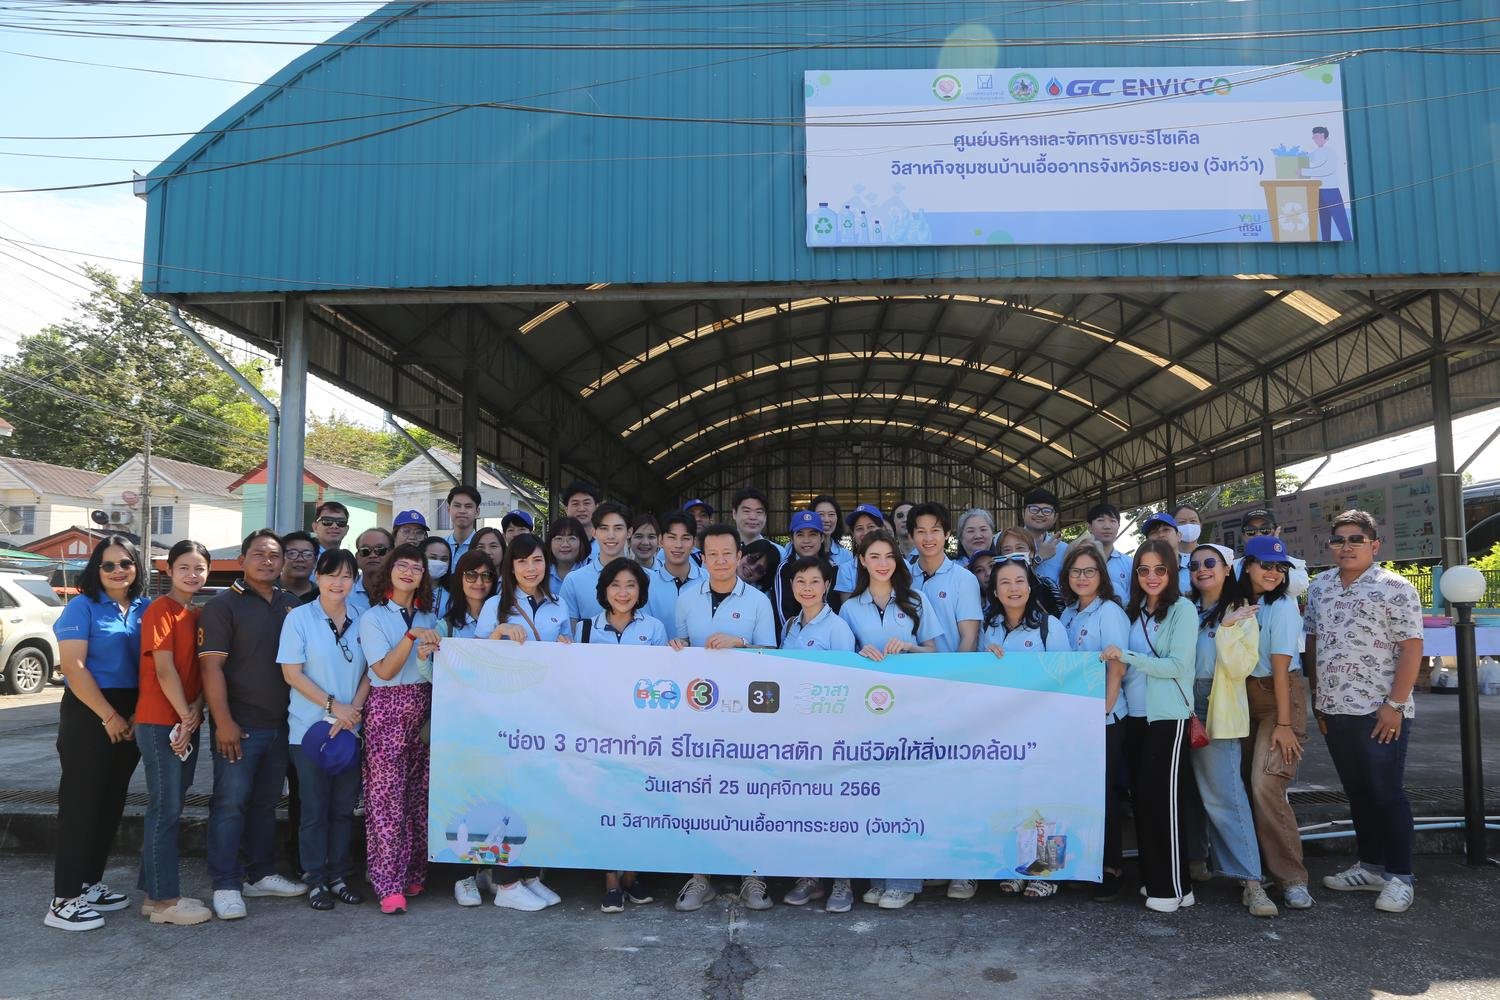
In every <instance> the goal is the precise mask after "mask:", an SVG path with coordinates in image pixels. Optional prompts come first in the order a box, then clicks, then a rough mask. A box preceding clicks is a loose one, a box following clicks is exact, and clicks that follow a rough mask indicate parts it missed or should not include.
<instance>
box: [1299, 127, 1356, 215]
mask: <svg viewBox="0 0 1500 1000" xmlns="http://www.w3.org/2000/svg"><path fill="white" fill-rule="evenodd" d="M1312 141H1313V149H1312V150H1311V151H1310V152H1309V153H1308V154H1307V166H1305V167H1303V168H1302V176H1303V177H1307V178H1311V179H1315V180H1319V181H1321V182H1322V187H1320V188H1318V231H1319V236H1320V238H1321V239H1322V240H1323V241H1324V242H1325V243H1326V242H1327V241H1328V240H1330V239H1332V238H1333V231H1334V230H1338V234H1339V235H1338V238H1339V239H1341V240H1350V239H1353V238H1354V237H1353V236H1352V235H1350V232H1349V211H1348V208H1347V206H1345V204H1344V194H1343V192H1342V191H1340V190H1339V187H1338V186H1339V185H1340V184H1341V183H1343V180H1342V178H1343V175H1344V154H1343V153H1342V152H1341V151H1340V150H1339V147H1338V145H1337V144H1336V143H1332V142H1330V141H1329V135H1328V127H1327V126H1325V125H1315V126H1313V130H1312Z"/></svg>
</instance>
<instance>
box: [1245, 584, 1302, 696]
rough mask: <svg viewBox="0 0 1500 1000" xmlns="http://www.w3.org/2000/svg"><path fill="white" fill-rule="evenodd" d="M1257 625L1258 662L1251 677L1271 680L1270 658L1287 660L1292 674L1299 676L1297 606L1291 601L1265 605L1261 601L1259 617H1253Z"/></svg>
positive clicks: (1300, 616)
mask: <svg viewBox="0 0 1500 1000" xmlns="http://www.w3.org/2000/svg"><path fill="white" fill-rule="evenodd" d="M1255 618H1256V621H1257V622H1258V623H1259V624H1260V659H1259V660H1257V661H1256V663H1255V669H1254V670H1252V671H1251V672H1250V676H1251V677H1270V676H1271V673H1272V671H1271V657H1272V656H1290V657H1291V658H1292V663H1291V666H1290V667H1289V668H1288V670H1290V672H1291V673H1294V674H1298V673H1301V672H1302V659H1301V657H1300V656H1299V655H1298V654H1300V653H1301V651H1302V615H1301V613H1300V612H1298V611H1297V602H1296V601H1294V600H1292V599H1291V598H1290V597H1282V598H1281V600H1279V601H1273V602H1271V603H1270V604H1267V603H1266V600H1265V598H1264V597H1262V598H1261V600H1260V613H1259V614H1257V615H1256V616H1255Z"/></svg>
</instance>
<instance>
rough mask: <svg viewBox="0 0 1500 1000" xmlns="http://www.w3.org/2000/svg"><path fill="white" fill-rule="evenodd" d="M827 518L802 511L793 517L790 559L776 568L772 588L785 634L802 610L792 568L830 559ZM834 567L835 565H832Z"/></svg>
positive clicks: (773, 605) (778, 624) (778, 621)
mask: <svg viewBox="0 0 1500 1000" xmlns="http://www.w3.org/2000/svg"><path fill="white" fill-rule="evenodd" d="M824 522H825V519H824V518H822V517H820V516H818V514H817V513H816V512H814V511H811V510H799V511H797V512H796V513H795V514H793V515H792V520H791V523H790V524H789V525H788V527H787V534H789V535H791V537H792V542H791V545H790V546H789V548H788V550H787V553H786V558H784V559H782V560H781V565H779V566H777V567H776V573H775V576H774V577H773V578H772V585H771V608H772V610H774V611H775V612H776V628H777V630H778V632H779V631H781V630H782V629H783V628H784V627H785V625H786V623H787V622H788V621H790V620H791V619H792V618H795V617H796V616H797V614H798V612H799V610H800V605H799V603H798V601H797V597H796V595H795V594H794V593H793V592H792V574H793V573H795V572H796V571H795V570H794V569H793V568H792V567H793V565H794V564H796V563H797V562H798V561H799V560H801V559H805V558H808V557H809V556H811V557H817V558H826V555H825V553H826V552H827V549H828V536H827V534H826V531H827V529H826V528H825V527H824ZM830 564H831V563H830Z"/></svg>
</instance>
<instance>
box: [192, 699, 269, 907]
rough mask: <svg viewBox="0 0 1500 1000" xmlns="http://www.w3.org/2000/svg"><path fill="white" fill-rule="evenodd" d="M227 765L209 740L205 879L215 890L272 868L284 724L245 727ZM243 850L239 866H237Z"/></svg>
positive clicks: (239, 885) (239, 884) (255, 879)
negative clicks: (211, 775)
mask: <svg viewBox="0 0 1500 1000" xmlns="http://www.w3.org/2000/svg"><path fill="white" fill-rule="evenodd" d="M243 732H244V734H245V735H244V738H243V739H241V740H240V759H239V761H238V762H237V763H233V764H231V763H230V762H229V761H228V759H226V758H225V757H223V756H222V755H220V753H219V750H218V744H217V743H215V744H214V751H213V754H214V794H213V799H212V800H211V801H210V803H209V807H208V877H209V878H210V879H212V880H213V885H214V889H215V890H219V889H234V890H236V891H238V890H239V889H241V888H242V887H243V885H244V883H246V882H258V881H260V880H261V879H263V878H265V877H266V876H267V875H271V874H273V873H274V872H275V871H276V868H275V866H274V865H273V864H272V856H273V854H274V852H275V849H276V802H277V800H278V799H280V798H281V787H282V785H283V784H284V783H285V782H286V754H287V749H286V726H284V725H283V726H281V727H279V728H277V729H246V730H243ZM241 850H243V851H244V855H245V864H244V865H243V866H241V864H240V852H241Z"/></svg>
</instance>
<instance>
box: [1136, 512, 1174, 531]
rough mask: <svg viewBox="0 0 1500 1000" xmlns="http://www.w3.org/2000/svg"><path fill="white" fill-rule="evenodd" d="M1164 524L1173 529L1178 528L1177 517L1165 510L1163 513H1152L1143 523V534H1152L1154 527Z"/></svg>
mask: <svg viewBox="0 0 1500 1000" xmlns="http://www.w3.org/2000/svg"><path fill="white" fill-rule="evenodd" d="M1163 524H1165V525H1166V526H1167V527H1169V528H1172V529H1173V530H1176V528H1177V518H1175V517H1173V516H1172V515H1171V514H1167V513H1165V512H1163V513H1161V514H1152V515H1151V516H1150V517H1148V518H1146V522H1145V523H1144V524H1142V525H1141V534H1143V535H1150V534H1151V529H1152V528H1155V527H1157V526H1158V525H1163Z"/></svg>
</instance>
